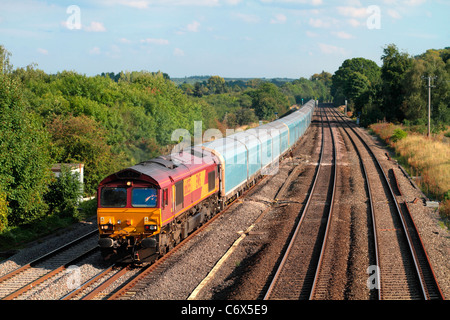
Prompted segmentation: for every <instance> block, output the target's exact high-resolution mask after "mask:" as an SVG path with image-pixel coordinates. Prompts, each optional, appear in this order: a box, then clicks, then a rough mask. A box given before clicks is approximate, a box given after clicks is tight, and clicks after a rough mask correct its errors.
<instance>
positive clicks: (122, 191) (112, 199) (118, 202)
mask: <svg viewBox="0 0 450 320" xmlns="http://www.w3.org/2000/svg"><path fill="white" fill-rule="evenodd" d="M100 204H101V206H102V207H109V208H123V207H125V206H126V205H127V189H126V188H111V187H105V188H103V189H102V192H101V194H100Z"/></svg>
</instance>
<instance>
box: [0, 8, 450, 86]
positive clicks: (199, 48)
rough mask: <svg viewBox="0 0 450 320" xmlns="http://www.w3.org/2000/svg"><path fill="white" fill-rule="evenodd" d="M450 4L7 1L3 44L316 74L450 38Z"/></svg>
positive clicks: (99, 67)
mask: <svg viewBox="0 0 450 320" xmlns="http://www.w3.org/2000/svg"><path fill="white" fill-rule="evenodd" d="M72 5H75V6H76V7H75V9H76V10H72V8H73V7H71V6H72ZM449 13H450V0H381V1H372V0H369V1H366V0H341V1H337V0H331V1H328V0H251V1H245V0H132V1H126V0H90V1H87V0H83V1H76V0H70V1H50V0H48V1H39V0H11V1H10V0H1V1H0V44H2V45H4V46H5V47H6V49H7V50H8V51H10V52H11V53H12V58H11V62H12V64H13V65H14V67H25V66H27V65H29V64H31V63H37V64H38V68H39V69H43V70H44V71H45V72H47V73H56V72H58V71H63V70H74V71H76V72H79V73H82V74H86V75H96V74H100V73H101V72H116V73H117V72H120V71H122V70H124V71H125V70H128V71H134V70H137V71H139V70H149V71H158V70H160V71H162V72H166V73H168V74H169V75H170V76H171V77H184V76H191V75H220V76H222V77H266V78H273V77H288V78H299V77H307V78H308V77H310V76H311V75H312V74H314V73H319V72H321V71H322V70H325V71H328V72H330V73H334V72H335V71H336V70H337V69H338V68H339V66H340V65H341V64H342V62H343V61H344V60H345V59H348V58H354V57H364V58H367V59H371V60H374V61H375V62H376V63H378V64H379V65H380V64H381V62H380V57H381V55H382V50H383V47H385V46H386V45H387V44H389V43H394V44H396V45H397V46H398V47H399V48H400V49H401V50H404V51H407V52H408V53H409V54H412V55H416V54H420V53H423V52H425V51H426V50H427V49H430V48H435V49H440V48H444V47H446V46H450V31H449V30H450V28H449V27H450V23H449V19H448V17H449ZM77 22H79V24H77Z"/></svg>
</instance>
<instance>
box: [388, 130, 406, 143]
mask: <svg viewBox="0 0 450 320" xmlns="http://www.w3.org/2000/svg"><path fill="white" fill-rule="evenodd" d="M407 135H408V134H407V133H406V132H405V131H403V130H402V129H395V130H394V134H393V135H392V137H391V140H392V142H397V141H399V140H402V139H403V138H406V136H407Z"/></svg>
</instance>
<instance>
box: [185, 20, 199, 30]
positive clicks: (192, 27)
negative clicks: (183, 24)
mask: <svg viewBox="0 0 450 320" xmlns="http://www.w3.org/2000/svg"><path fill="white" fill-rule="evenodd" d="M199 27H200V22H198V21H194V22H192V23H190V24H188V25H187V30H188V31H190V32H198V28H199Z"/></svg>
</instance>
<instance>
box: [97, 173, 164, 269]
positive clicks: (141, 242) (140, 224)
mask: <svg viewBox="0 0 450 320" xmlns="http://www.w3.org/2000/svg"><path fill="white" fill-rule="evenodd" d="M159 192H160V190H159V189H158V188H156V187H155V186H152V185H149V184H148V183H142V182H135V181H131V180H129V181H118V182H114V183H109V184H106V185H103V186H100V188H99V202H98V209H97V223H98V228H99V234H100V238H99V242H98V243H99V246H100V250H101V253H102V256H103V258H104V259H105V260H116V259H123V258H131V260H132V261H134V262H139V261H142V260H144V259H146V258H148V257H150V256H152V255H155V254H157V248H158V242H159V237H158V235H159V233H160V229H161V208H159V206H158V200H159Z"/></svg>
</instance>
